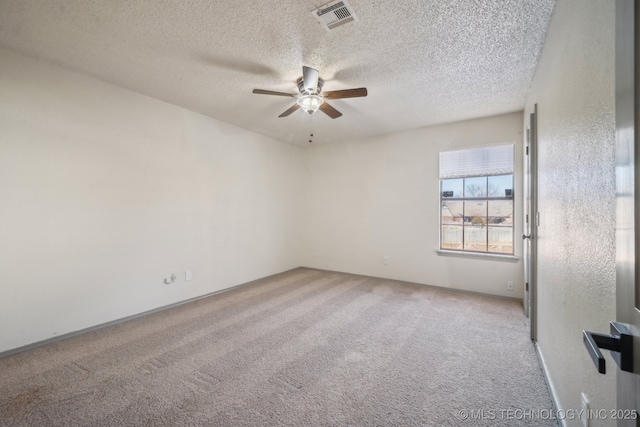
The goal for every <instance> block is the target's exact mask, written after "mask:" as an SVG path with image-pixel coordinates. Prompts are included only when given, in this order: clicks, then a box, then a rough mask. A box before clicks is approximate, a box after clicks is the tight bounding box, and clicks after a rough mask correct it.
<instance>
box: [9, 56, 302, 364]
mask: <svg viewBox="0 0 640 427" xmlns="http://www.w3.org/2000/svg"><path fill="white" fill-rule="evenodd" d="M0 99H2V102H0V129H2V132H1V134H0V195H1V203H2V208H1V209H0V236H1V237H0V241H1V242H2V244H1V245H0V271H1V272H2V279H3V284H2V296H1V297H0V352H2V351H3V350H7V349H12V348H16V347H20V346H23V345H27V344H30V343H33V342H36V341H40V340H43V339H47V338H51V337H53V336H55V335H59V334H63V333H67V332H71V331H77V330H79V329H83V328H86V327H90V326H93V325H96V324H100V323H104V322H107V321H111V320H114V319H119V318H122V317H125V316H128V315H132V314H136V313H140V312H144V311H146V310H150V309H154V308H157V307H160V306H163V305H167V304H171V303H175V302H178V301H182V300H185V299H188V298H192V297H195V296H198V295H203V294H206V293H210V292H213V291H216V290H219V289H223V288H227V287H229V286H233V285H237V284H240V283H244V282H247V281H250V280H254V279H257V278H260V277H264V276H268V275H270V274H274V273H278V272H281V271H284V270H288V269H290V268H294V267H297V266H298V265H299V264H300V262H299V260H298V245H297V242H298V234H299V233H298V231H297V226H298V218H299V215H298V214H297V210H298V206H299V195H300V194H299V190H300V184H299V183H300V181H301V179H300V177H301V174H302V170H301V169H300V167H299V166H298V165H299V158H300V157H299V151H300V149H299V148H296V147H292V146H290V145H287V144H284V143H281V142H277V141H275V140H272V139H269V138H266V137H263V136H260V135H258V134H255V133H252V132H248V131H245V130H242V129H239V128H236V127H234V126H231V125H228V124H225V123H222V122H219V121H216V120H213V119H209V118H206V117H204V116H201V115H199V114H196V113H192V112H190V111H187V110H185V109H183V108H179V107H175V106H172V105H169V104H166V103H163V102H160V101H157V100H154V99H151V98H147V97H145V96H142V95H139V94H136V93H134V92H130V91H128V90H124V89H120V88H117V87H115V86H112V85H109V84H105V83H102V82H100V81H97V80H94V79H91V78H88V77H85V76H82V75H79V74H75V73H71V72H68V71H64V70H62V69H59V68H57V67H52V66H49V65H47V64H45V63H43V62H38V61H35V60H32V59H28V58H26V57H23V56H20V55H16V54H13V53H10V52H9V51H6V50H0ZM186 270H191V271H192V273H193V280H191V281H189V282H186V281H185V280H184V279H185V276H184V274H185V271H186ZM171 273H175V274H176V275H177V277H178V281H177V282H176V283H175V284H173V285H170V286H167V285H165V284H163V278H164V277H167V276H169V275H170V274H171Z"/></svg>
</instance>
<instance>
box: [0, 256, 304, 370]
mask: <svg viewBox="0 0 640 427" xmlns="http://www.w3.org/2000/svg"><path fill="white" fill-rule="evenodd" d="M298 268H300V267H296V268H292V269H290V270H286V271H282V272H280V273H276V274H272V275H269V276H265V277H261V278H259V279H255V280H251V281H249V282H246V283H241V284H239V285H235V286H231V287H229V288H224V289H220V290H218V291H214V292H210V293H208V294H204V295H200V296H197V297H193V298H189V299H186V300H183V301H178V302H175V303H172V304H169V305H164V306H162V307H158V308H154V309H151V310H148V311H143V312H142V313H137V314H132V315H131V316H126V317H122V318H119V319H116V320H111V321H109V322H105V323H100V324H99V325H95V326H90V327H88V328H84V329H80V330H78V331H73V332H68V333H66V334H62V335H57V336H55V337H52V338H47V339H46V340H42V341H36V342H34V343H32V344H27V345H25V346H21V347H17V348H12V349H10V350H5V351H2V352H0V359H2V358H3V357H7V356H11V355H13V354H17V353H22V352H23V351H27V350H31V349H34V348H38V347H42V346H45V345H48V344H52V343H54V342H58V341H62V340H66V339H68V338H73V337H76V336H78V335H82V334H86V333H88V332H93V331H97V330H100V329H104V328H108V327H109V326H114V325H117V324H119V323H123V322H127V321H129V320H133V319H139V318H141V317H145V316H149V315H150V314H154V313H158V312H160V311H163V310H167V309H170V308H174V307H178V306H181V305H183V304H188V303H190V302H194V301H198V300H201V299H203V298H208V297H211V296H214V295H218V294H221V293H224V292H228V291H232V290H234V289H238V288H242V287H244V286H250V285H253V284H254V283H257V282H258V281H261V280H265V279H271V278H274V277H276V276H279V275H280V274H285V273H288V272H290V271H293V270H297V269H298Z"/></svg>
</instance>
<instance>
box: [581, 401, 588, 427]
mask: <svg viewBox="0 0 640 427" xmlns="http://www.w3.org/2000/svg"><path fill="white" fill-rule="evenodd" d="M580 406H581V407H580V409H581V411H580V421H582V426H583V427H589V398H588V397H587V395H586V394H585V393H580Z"/></svg>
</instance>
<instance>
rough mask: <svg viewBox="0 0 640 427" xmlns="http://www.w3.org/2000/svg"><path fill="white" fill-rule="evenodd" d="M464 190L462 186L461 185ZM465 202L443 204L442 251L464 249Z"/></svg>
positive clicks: (441, 210) (441, 216) (448, 201)
mask: <svg viewBox="0 0 640 427" xmlns="http://www.w3.org/2000/svg"><path fill="white" fill-rule="evenodd" d="M460 188H462V184H461V185H460ZM463 207H464V206H463V202H456V201H452V200H447V201H443V202H442V208H441V209H440V224H441V225H440V226H441V233H442V240H441V244H440V247H441V248H442V249H458V250H461V249H463V248H462V222H463V219H464V217H463Z"/></svg>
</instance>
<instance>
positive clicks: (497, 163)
mask: <svg viewBox="0 0 640 427" xmlns="http://www.w3.org/2000/svg"><path fill="white" fill-rule="evenodd" d="M509 173H513V144H509V145H496V146H493V147H480V148H470V149H467V150H456V151H443V152H441V153H440V178H441V179H445V178H461V177H465V176H480V175H483V176H488V175H504V174H509Z"/></svg>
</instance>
